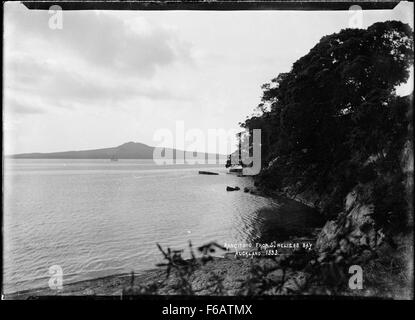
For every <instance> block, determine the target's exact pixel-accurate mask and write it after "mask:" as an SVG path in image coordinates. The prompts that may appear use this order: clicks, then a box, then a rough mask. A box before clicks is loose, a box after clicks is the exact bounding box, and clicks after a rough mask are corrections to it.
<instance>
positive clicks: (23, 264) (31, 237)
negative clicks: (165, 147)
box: [3, 159, 320, 292]
mask: <svg viewBox="0 0 415 320" xmlns="http://www.w3.org/2000/svg"><path fill="white" fill-rule="evenodd" d="M202 169H206V170H211V171H216V172H219V173H220V175H218V176H210V175H199V174H198V170H202ZM227 185H231V186H234V185H237V186H239V187H240V188H241V191H237V192H226V190H225V189H226V186H227ZM252 185H253V182H252V180H251V179H250V178H241V177H237V176H235V175H232V174H227V170H226V169H225V168H224V166H223V165H220V166H219V165H218V166H209V167H207V166H200V165H199V166H193V165H175V166H157V165H155V164H154V163H153V162H152V161H151V160H119V161H118V162H110V161H108V160H32V159H19V160H10V159H7V160H4V216H3V218H4V222H3V223H4V226H3V237H4V238H3V239H4V253H3V254H4V256H3V263H4V271H3V272H4V273H3V281H4V285H5V292H14V291H17V290H24V289H30V288H36V287H47V285H48V280H49V273H48V271H49V267H50V266H52V265H59V266H61V267H62V269H63V273H64V283H70V282H74V281H79V280H84V279H90V278H95V277H101V276H106V275H110V274H115V273H124V272H130V271H131V270H134V271H135V272H141V271H143V270H146V269H150V268H153V267H154V265H155V263H158V262H161V256H160V254H159V252H158V249H157V247H156V243H157V242H158V243H160V244H161V245H163V246H170V247H171V248H173V249H181V248H187V244H188V240H191V241H192V242H193V244H194V245H195V246H196V245H201V244H204V243H206V242H209V241H217V242H218V243H221V244H223V243H225V242H227V243H241V242H243V243H246V242H257V241H264V242H267V241H272V240H278V239H284V238H286V237H287V236H288V235H290V234H299V235H301V234H305V233H307V232H308V231H309V230H310V228H311V227H313V226H315V225H317V224H319V223H320V221H319V219H317V218H316V217H315V215H314V214H313V213H311V212H310V211H309V210H306V209H305V207H303V206H301V205H299V204H297V203H295V202H292V201H281V200H280V201H277V200H271V199H268V198H265V197H260V196H255V195H251V194H248V193H244V192H243V191H242V190H243V188H244V187H245V186H248V187H249V186H252Z"/></svg>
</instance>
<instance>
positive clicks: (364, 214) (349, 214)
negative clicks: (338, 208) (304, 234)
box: [316, 189, 385, 254]
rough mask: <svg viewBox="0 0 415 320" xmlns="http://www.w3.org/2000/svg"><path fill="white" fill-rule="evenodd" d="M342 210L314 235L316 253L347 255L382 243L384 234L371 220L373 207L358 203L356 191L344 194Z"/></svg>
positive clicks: (373, 247)
mask: <svg viewBox="0 0 415 320" xmlns="http://www.w3.org/2000/svg"><path fill="white" fill-rule="evenodd" d="M344 209H345V210H344V211H343V212H342V213H340V214H339V216H338V218H337V219H336V220H331V221H328V222H327V223H326V224H325V226H324V227H323V229H322V230H321V232H320V233H319V234H318V236H317V241H316V250H317V251H318V252H319V253H323V252H327V253H338V254H341V253H342V252H343V253H350V252H351V251H360V250H358V249H361V248H364V249H368V250H371V249H372V250H373V249H375V248H376V247H377V246H379V245H380V244H381V243H382V241H383V239H384V237H385V235H384V233H383V231H382V229H378V228H377V226H376V223H375V220H374V219H373V211H374V205H373V204H365V203H362V202H361V200H360V199H359V193H358V190H356V189H354V190H353V191H352V192H350V193H349V194H348V195H347V197H346V204H345V208H344Z"/></svg>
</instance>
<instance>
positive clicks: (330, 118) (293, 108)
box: [241, 21, 413, 223]
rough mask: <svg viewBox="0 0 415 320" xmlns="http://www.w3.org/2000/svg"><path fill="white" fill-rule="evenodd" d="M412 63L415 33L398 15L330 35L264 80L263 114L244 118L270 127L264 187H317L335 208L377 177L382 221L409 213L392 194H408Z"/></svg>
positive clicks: (265, 131)
mask: <svg viewBox="0 0 415 320" xmlns="http://www.w3.org/2000/svg"><path fill="white" fill-rule="evenodd" d="M412 64H413V31H412V30H411V28H410V27H409V26H408V25H406V24H403V23H401V22H398V21H387V22H382V23H375V24H373V25H372V26H370V27H369V28H368V29H345V30H342V31H340V32H339V33H335V34H332V35H328V36H325V37H323V38H322V39H321V40H320V42H319V43H318V44H317V45H316V46H315V47H314V48H312V49H311V50H310V52H309V53H308V54H307V55H305V56H303V57H302V58H300V59H299V60H298V61H296V62H295V63H294V65H293V66H292V69H291V71H290V72H288V73H281V74H279V75H278V76H277V77H276V78H275V79H272V80H271V82H270V83H267V84H264V85H263V86H262V88H263V97H262V102H261V104H260V105H259V106H258V107H257V110H256V113H255V114H254V115H253V116H252V117H250V118H247V119H246V120H245V122H244V123H241V126H242V127H243V128H246V129H254V128H256V129H261V130H262V161H263V164H262V167H263V170H262V171H261V174H260V175H259V176H258V182H259V183H260V185H262V186H264V187H267V188H272V189H281V188H283V187H287V186H288V187H290V188H293V189H295V191H296V192H302V191H305V190H309V191H310V190H311V191H312V192H314V193H315V194H317V195H319V196H320V197H321V199H322V200H324V199H326V200H325V201H323V202H324V203H322V209H323V211H325V212H326V213H328V214H333V215H335V214H337V213H338V212H340V211H341V210H342V209H343V200H344V197H345V195H346V194H347V193H348V192H350V190H351V188H353V187H355V186H356V185H358V184H359V183H360V184H364V183H367V182H372V186H373V188H372V189H373V190H372V191H373V192H371V193H370V194H371V196H372V197H375V198H376V201H377V203H378V206H377V211H378V212H377V216H378V219H380V220H383V221H384V222H388V223H389V222H390V221H392V220H396V221H398V220H400V219H399V218H397V217H396V215H399V214H400V213H401V212H402V206H403V205H404V204H403V201H401V200H402V199H400V198H399V199H396V197H395V198H391V195H399V196H400V197H401V196H402V195H403V193H404V190H403V189H402V188H403V184H402V179H403V176H402V174H401V171H402V170H401V169H400V157H401V152H402V149H403V146H404V144H405V142H406V140H407V138H408V126H409V125H410V123H411V119H410V118H409V116H408V113H409V110H410V108H411V107H412V101H411V98H410V97H399V96H398V95H396V87H397V86H398V85H400V84H402V83H405V82H406V81H407V79H408V77H409V67H410V66H411V65H412ZM392 189H393V190H392ZM371 200H373V199H371Z"/></svg>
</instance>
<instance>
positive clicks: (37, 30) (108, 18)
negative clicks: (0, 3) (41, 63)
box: [6, 6, 191, 77]
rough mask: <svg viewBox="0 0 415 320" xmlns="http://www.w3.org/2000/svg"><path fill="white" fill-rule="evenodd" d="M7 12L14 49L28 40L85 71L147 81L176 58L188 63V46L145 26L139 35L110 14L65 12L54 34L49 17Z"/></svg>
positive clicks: (164, 31)
mask: <svg viewBox="0 0 415 320" xmlns="http://www.w3.org/2000/svg"><path fill="white" fill-rule="evenodd" d="M9 8H10V9H9ZM7 9H8V10H6V21H7V22H8V24H7V27H9V24H13V26H11V27H10V28H11V29H12V33H13V34H12V35H14V36H15V40H17V41H13V42H15V43H14V45H16V46H17V47H22V46H23V47H24V44H23V42H22V41H20V40H24V39H26V38H30V42H31V43H33V44H37V45H38V46H40V47H44V48H48V49H50V50H51V52H50V53H51V54H53V53H55V54H59V53H66V54H70V55H74V57H76V58H78V59H80V60H84V61H85V62H86V63H88V64H89V65H90V66H95V67H97V68H101V69H104V70H111V71H112V72H114V73H117V72H118V73H119V72H122V73H123V74H124V73H127V74H132V75H134V76H139V77H149V76H152V75H154V73H155V72H156V69H157V67H162V66H166V65H169V64H172V63H174V62H175V61H176V60H178V59H179V58H180V59H184V60H186V59H188V60H191V54H190V51H189V44H188V43H185V42H183V41H181V40H180V39H178V38H177V37H176V35H175V34H174V33H173V32H171V31H169V30H167V29H163V28H161V27H158V26H154V25H152V26H150V25H146V27H145V28H144V30H143V27H142V28H141V29H140V28H134V26H132V25H131V24H129V23H127V22H125V21H124V20H123V19H122V18H120V17H119V16H116V15H112V14H109V13H99V14H98V13H96V12H94V11H86V12H66V11H65V12H63V28H62V29H61V30H53V29H50V28H49V26H48V21H49V19H50V17H51V16H50V14H48V12H47V11H29V10H27V9H22V8H18V7H16V6H7ZM12 21H13V22H12ZM142 25H143V24H142Z"/></svg>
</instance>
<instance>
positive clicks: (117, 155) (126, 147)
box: [6, 141, 227, 160]
mask: <svg viewBox="0 0 415 320" xmlns="http://www.w3.org/2000/svg"><path fill="white" fill-rule="evenodd" d="M155 148H156V147H152V146H149V145H146V144H144V143H139V142H132V141H131V142H127V143H124V144H122V145H120V146H118V147H112V148H102V149H91V150H80V151H62V152H48V153H40V152H34V153H20V154H13V155H7V156H6V158H13V159H153V155H154V149H155ZM163 149H164V152H163V153H162V156H161V157H160V158H167V159H176V157H177V156H178V155H179V154H180V155H181V154H183V152H184V157H185V159H186V158H190V157H192V156H196V151H194V152H192V151H183V150H178V149H172V148H163ZM166 152H167V155H172V157H170V158H169V157H168V156H165V155H166ZM192 154H193V155H192ZM198 156H199V157H201V158H205V159H208V157H216V159H219V160H225V159H226V158H227V156H226V155H223V154H215V153H204V152H198Z"/></svg>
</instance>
